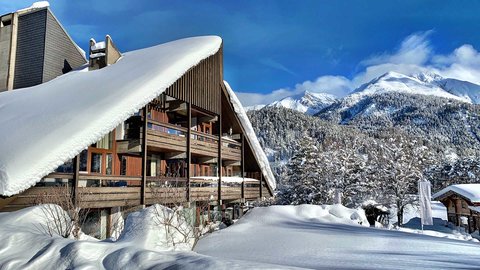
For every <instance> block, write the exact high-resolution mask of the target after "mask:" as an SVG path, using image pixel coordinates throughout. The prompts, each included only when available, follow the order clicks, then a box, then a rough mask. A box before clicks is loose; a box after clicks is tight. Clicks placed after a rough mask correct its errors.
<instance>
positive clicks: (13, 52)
mask: <svg viewBox="0 0 480 270" xmlns="http://www.w3.org/2000/svg"><path fill="white" fill-rule="evenodd" d="M86 62H87V60H86V58H85V53H84V52H83V51H82V50H81V49H80V48H79V47H78V46H77V45H76V44H75V42H74V41H73V40H72V39H71V37H70V36H69V35H68V33H67V32H66V31H65V29H64V28H63V26H62V25H61V24H60V22H59V21H58V20H57V18H56V17H55V16H54V15H53V13H52V12H51V11H50V9H49V8H48V7H40V8H28V9H23V10H19V11H16V12H13V13H9V14H5V15H3V16H0V92H1V91H6V90H13V89H17V88H24V87H30V86H34V85H37V84H41V83H44V82H47V81H49V80H52V79H54V78H55V77H57V76H59V75H62V74H65V73H67V72H69V71H70V70H72V69H75V68H78V67H80V66H82V65H84V64H85V63H86Z"/></svg>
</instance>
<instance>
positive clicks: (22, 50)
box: [13, 9, 47, 88]
mask: <svg viewBox="0 0 480 270" xmlns="http://www.w3.org/2000/svg"><path fill="white" fill-rule="evenodd" d="M46 20H47V10H46V9H43V10H39V11H36V12H32V13H28V14H25V15H22V16H19V18H18V37H17V54H16V63H15V77H14V82H13V87H14V88H23V87H29V86H33V85H37V84H40V83H42V78H43V60H44V49H45V28H46V27H45V24H46Z"/></svg>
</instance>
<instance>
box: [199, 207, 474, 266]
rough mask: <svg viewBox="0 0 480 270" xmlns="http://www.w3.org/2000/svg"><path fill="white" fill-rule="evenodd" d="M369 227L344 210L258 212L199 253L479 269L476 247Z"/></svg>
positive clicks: (281, 261) (287, 262)
mask: <svg viewBox="0 0 480 270" xmlns="http://www.w3.org/2000/svg"><path fill="white" fill-rule="evenodd" d="M360 222H361V223H362V224H361V225H360V224H359V223H360ZM365 224H368V222H367V221H366V219H365V216H364V214H363V211H362V210H355V209H348V208H345V207H343V206H341V205H333V206H327V205H324V206H314V205H300V206H290V205H288V206H271V207H264V208H254V209H252V210H251V212H249V213H248V214H247V215H245V216H244V217H242V219H240V220H239V221H238V222H237V223H236V224H234V225H233V226H230V227H228V228H226V229H224V230H220V231H217V232H214V233H212V234H211V235H207V236H206V237H205V238H203V239H201V240H200V241H199V242H198V244H197V246H196V248H195V249H194V250H195V251H196V252H198V253H201V254H206V255H210V256H214V257H217V258H223V259H225V258H229V259H234V258H235V259H240V260H245V261H251V262H262V263H275V264H278V265H284V266H290V267H302V268H308V269H389V270H390V269H405V270H411V269H422V270H423V269H478V268H479V267H480V253H479V247H478V244H476V243H472V242H467V241H458V240H453V239H447V238H440V237H432V236H427V235H422V234H417V233H406V232H401V231H395V230H394V231H391V230H386V229H376V228H369V227H366V226H363V225H365ZM445 235H447V234H444V235H442V236H443V237H445ZM436 236H440V235H439V234H437V235H436Z"/></svg>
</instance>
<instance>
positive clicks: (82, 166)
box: [79, 150, 88, 172]
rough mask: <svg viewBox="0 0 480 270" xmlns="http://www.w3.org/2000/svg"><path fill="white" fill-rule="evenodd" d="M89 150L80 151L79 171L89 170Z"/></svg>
mask: <svg viewBox="0 0 480 270" xmlns="http://www.w3.org/2000/svg"><path fill="white" fill-rule="evenodd" d="M87 155H88V151H87V150H83V151H82V152H81V153H80V168H79V171H81V172H86V171H87V162H88V161H87V160H88V156H87Z"/></svg>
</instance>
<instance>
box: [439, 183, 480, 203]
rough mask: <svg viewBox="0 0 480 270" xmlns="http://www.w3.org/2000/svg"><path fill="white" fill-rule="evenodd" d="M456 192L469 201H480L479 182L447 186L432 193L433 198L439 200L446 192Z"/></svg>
mask: <svg viewBox="0 0 480 270" xmlns="http://www.w3.org/2000/svg"><path fill="white" fill-rule="evenodd" d="M452 192H453V193H456V194H458V195H460V196H462V197H464V198H466V199H468V200H470V202H471V203H480V184H459V185H451V186H448V187H446V188H444V189H442V190H440V191H439V192H437V193H435V194H433V196H432V199H433V200H439V199H442V198H443V197H445V196H447V195H448V194H447V193H452Z"/></svg>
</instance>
